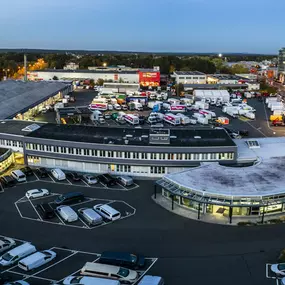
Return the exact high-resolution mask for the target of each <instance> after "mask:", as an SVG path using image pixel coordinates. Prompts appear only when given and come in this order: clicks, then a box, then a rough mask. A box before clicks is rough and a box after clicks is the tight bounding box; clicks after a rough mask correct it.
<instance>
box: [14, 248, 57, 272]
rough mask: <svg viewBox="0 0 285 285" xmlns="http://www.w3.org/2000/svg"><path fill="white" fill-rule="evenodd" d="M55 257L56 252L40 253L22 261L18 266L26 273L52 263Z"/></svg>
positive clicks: (46, 251)
mask: <svg viewBox="0 0 285 285" xmlns="http://www.w3.org/2000/svg"><path fill="white" fill-rule="evenodd" d="M55 257H56V253H55V252H54V251H51V250H43V251H38V252H36V253H34V254H32V255H29V256H28V257H25V258H23V259H22V260H20V261H19V262H18V266H19V268H21V269H23V270H25V271H30V270H33V269H35V268H38V267H40V266H42V265H44V264H46V263H48V262H50V261H52V260H53V259H54V258H55Z"/></svg>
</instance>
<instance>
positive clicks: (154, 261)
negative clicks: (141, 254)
mask: <svg viewBox="0 0 285 285" xmlns="http://www.w3.org/2000/svg"><path fill="white" fill-rule="evenodd" d="M146 259H152V260H153V262H152V263H151V265H150V266H149V267H148V268H147V270H145V271H144V273H143V274H142V275H141V276H140V278H139V279H138V280H137V281H136V283H135V284H138V282H139V281H140V280H141V279H142V278H143V276H144V275H146V273H147V272H148V271H149V270H150V269H151V268H152V267H153V265H154V264H155V263H156V262H157V260H158V258H146Z"/></svg>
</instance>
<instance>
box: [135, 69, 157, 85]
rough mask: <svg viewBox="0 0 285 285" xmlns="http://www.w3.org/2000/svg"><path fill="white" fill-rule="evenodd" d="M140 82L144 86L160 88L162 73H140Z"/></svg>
mask: <svg viewBox="0 0 285 285" xmlns="http://www.w3.org/2000/svg"><path fill="white" fill-rule="evenodd" d="M139 82H140V85H142V86H159V85H160V72H141V71H140V72H139Z"/></svg>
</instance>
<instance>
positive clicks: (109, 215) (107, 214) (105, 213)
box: [93, 204, 121, 221]
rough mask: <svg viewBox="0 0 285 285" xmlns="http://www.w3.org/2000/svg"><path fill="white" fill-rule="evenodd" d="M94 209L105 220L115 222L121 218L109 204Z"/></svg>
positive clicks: (96, 206) (99, 205)
mask: <svg viewBox="0 0 285 285" xmlns="http://www.w3.org/2000/svg"><path fill="white" fill-rule="evenodd" d="M93 209H94V210H95V211H96V212H97V213H99V214H100V215H101V216H102V217H103V218H106V219H108V220H110V221H115V220H118V219H120V218H121V213H120V212H119V211H117V210H115V209H114V208H112V207H111V206H109V205H107V204H105V205H103V204H98V205H95V206H94V207H93Z"/></svg>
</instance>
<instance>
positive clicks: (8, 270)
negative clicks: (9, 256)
mask: <svg viewBox="0 0 285 285" xmlns="http://www.w3.org/2000/svg"><path fill="white" fill-rule="evenodd" d="M16 267H18V264H16V265H14V266H12V267H10V268H7V269H6V270H4V271H1V274H3V273H5V272H11V271H10V270H11V269H14V268H16Z"/></svg>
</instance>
